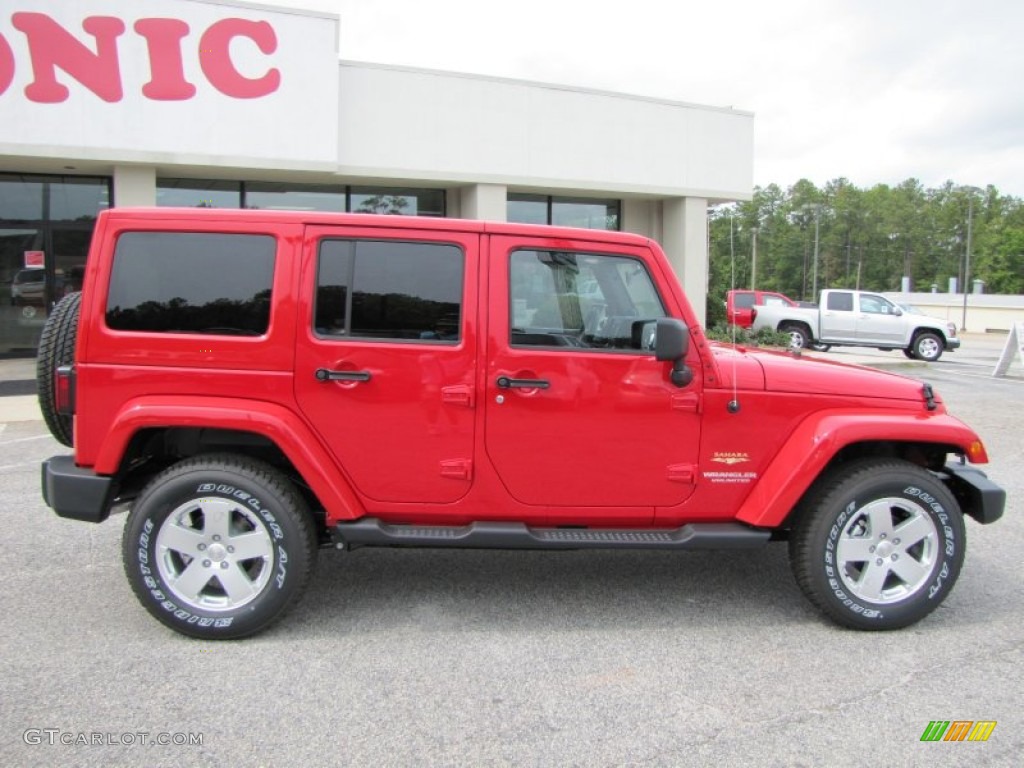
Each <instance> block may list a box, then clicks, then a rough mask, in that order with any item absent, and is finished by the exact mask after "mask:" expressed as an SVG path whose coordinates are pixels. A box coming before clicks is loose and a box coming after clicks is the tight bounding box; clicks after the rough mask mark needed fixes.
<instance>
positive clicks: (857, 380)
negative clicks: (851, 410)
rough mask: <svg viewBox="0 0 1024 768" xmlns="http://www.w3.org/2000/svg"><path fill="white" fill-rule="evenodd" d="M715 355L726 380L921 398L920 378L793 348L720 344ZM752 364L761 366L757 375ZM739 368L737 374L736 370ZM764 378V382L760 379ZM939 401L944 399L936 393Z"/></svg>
mask: <svg viewBox="0 0 1024 768" xmlns="http://www.w3.org/2000/svg"><path fill="white" fill-rule="evenodd" d="M714 353H715V358H716V360H717V361H718V365H719V370H720V371H721V376H722V379H723V382H724V383H727V385H728V386H732V384H733V380H734V378H735V383H736V384H737V385H738V386H739V387H740V388H747V389H762V388H763V389H765V390H767V391H768V392H795V393H798V394H808V395H849V396H855V397H877V398H882V399H892V400H913V401H916V402H921V399H922V394H921V387H922V384H921V382H920V381H917V380H915V379H911V378H907V377H906V376H900V375H899V374H896V373H889V372H887V371H879V370H877V369H875V368H865V367H863V366H859V365H850V364H848V363H838V362H833V361H831V360H821V359H816V358H812V357H805V356H801V357H797V356H795V355H794V354H793V353H791V352H771V351H767V350H762V349H748V348H745V347H736V348H733V347H730V346H716V348H715V349H714ZM751 366H757V367H758V368H759V369H760V376H755V374H754V372H753V371H752V370H751ZM733 371H735V374H734V373H733ZM758 378H760V379H761V383H760V384H759V383H758V382H757V379H758ZM936 402H940V400H939V399H938V397H937V396H936Z"/></svg>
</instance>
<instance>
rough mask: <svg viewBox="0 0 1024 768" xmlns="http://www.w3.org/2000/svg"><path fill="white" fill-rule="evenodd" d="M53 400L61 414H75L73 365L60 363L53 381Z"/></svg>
mask: <svg viewBox="0 0 1024 768" xmlns="http://www.w3.org/2000/svg"><path fill="white" fill-rule="evenodd" d="M53 386H54V392H53V401H54V404H55V405H56V406H57V413H59V414H60V415H61V416H74V415H75V366H73V365H61V366H58V368H57V377H56V379H54V382H53Z"/></svg>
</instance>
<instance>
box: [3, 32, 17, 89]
mask: <svg viewBox="0 0 1024 768" xmlns="http://www.w3.org/2000/svg"><path fill="white" fill-rule="evenodd" d="M13 79H14V51H12V50H11V46H9V45H8V44H7V41H6V40H4V36H3V35H0V94H3V92H4V91H6V90H7V87H8V86H9V85H10V84H11V80H13Z"/></svg>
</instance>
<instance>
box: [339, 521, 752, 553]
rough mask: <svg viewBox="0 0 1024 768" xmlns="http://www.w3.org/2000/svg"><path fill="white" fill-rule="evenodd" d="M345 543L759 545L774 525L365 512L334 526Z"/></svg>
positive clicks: (592, 546) (629, 546)
mask: <svg viewBox="0 0 1024 768" xmlns="http://www.w3.org/2000/svg"><path fill="white" fill-rule="evenodd" d="M334 531H335V534H336V536H337V539H338V541H339V542H340V543H342V544H344V545H346V546H351V545H354V546H372V547H396V546H397V547H464V548H478V549H756V548H758V547H761V546H764V545H765V544H767V543H768V540H769V539H770V538H771V531H765V530H759V529H756V528H750V527H748V526H746V525H740V524H738V523H691V524H689V525H684V526H682V527H681V528H662V529H647V528H636V529H625V528H531V527H529V526H527V525H524V524H523V523H492V522H480V523H471V524H469V525H461V526H455V525H392V524H390V523H383V522H381V521H380V520H379V519H377V518H375V517H364V518H361V519H359V520H353V521H351V522H345V523H338V524H337V525H336V526H335V527H334Z"/></svg>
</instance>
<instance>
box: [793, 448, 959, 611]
mask: <svg viewBox="0 0 1024 768" xmlns="http://www.w3.org/2000/svg"><path fill="white" fill-rule="evenodd" d="M965 545H966V533H965V530H964V521H963V515H962V514H961V512H960V508H959V506H958V504H957V502H956V500H955V499H954V498H953V496H952V494H951V493H950V492H949V490H948V489H947V488H946V486H945V485H943V484H942V482H941V481H939V480H938V479H937V478H936V477H935V476H934V475H932V474H931V473H929V472H927V471H925V470H924V469H921V468H920V467H918V466H917V465H914V464H911V463H909V462H905V461H897V460H877V459H871V460H865V461H860V462H856V463H853V464H850V465H849V466H847V467H844V468H842V469H840V470H839V471H838V472H836V473H834V474H833V475H832V476H831V477H829V478H828V479H826V480H825V481H823V482H822V483H821V484H820V485H819V487H818V488H816V489H814V490H813V491H812V492H811V493H810V494H809V496H808V497H807V499H806V500H805V501H804V502H802V504H801V509H800V511H799V512H798V517H797V520H796V526H795V529H794V531H793V535H792V536H791V538H790V545H789V546H790V560H791V564H792V567H793V573H794V575H795V576H796V580H797V583H798V584H799V585H800V588H801V589H802V590H803V591H804V593H805V594H806V595H807V597H808V598H809V599H810V601H811V602H812V603H814V604H815V605H816V606H818V608H820V609H821V610H822V611H824V612H825V613H826V614H827V615H828V616H830V617H831V618H832V619H834V620H835V621H836V622H838V623H839V624H842V625H844V626H847V627H852V628H854V629H898V628H900V627H905V626H908V625H910V624H913V623H914V622H916V621H919V620H920V619H922V618H924V617H925V616H927V615H928V614H929V613H931V612H932V611H933V610H935V608H936V607H938V605H939V604H940V603H941V602H942V601H943V600H944V599H945V597H946V595H948V594H949V592H950V590H951V589H952V588H953V584H954V583H955V582H956V579H957V576H958V575H959V574H960V567H961V565H962V564H963V560H964V548H965Z"/></svg>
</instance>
